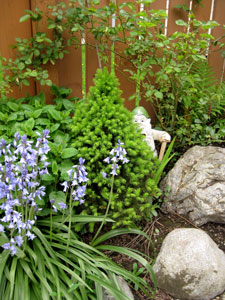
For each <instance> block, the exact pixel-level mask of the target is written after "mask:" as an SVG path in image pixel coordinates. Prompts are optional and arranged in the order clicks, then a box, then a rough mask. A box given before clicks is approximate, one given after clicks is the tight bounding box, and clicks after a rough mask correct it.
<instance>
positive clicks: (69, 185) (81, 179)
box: [61, 157, 88, 255]
mask: <svg viewBox="0 0 225 300" xmlns="http://www.w3.org/2000/svg"><path fill="white" fill-rule="evenodd" d="M84 162H85V159H83V158H82V157H81V158H80V159H79V165H74V166H73V167H72V169H70V170H69V171H67V174H68V176H69V180H68V181H64V182H63V183H62V184H61V185H62V186H63V187H64V188H63V191H64V192H66V193H68V191H70V197H69V228H68V240H67V247H66V255H67V254H68V248H69V244H70V232H71V223H72V209H73V206H74V203H75V201H78V202H79V203H80V204H83V203H84V201H85V200H84V196H85V191H86V187H87V184H86V182H87V181H88V177H87V175H88V173H87V171H86V168H85V166H84Z"/></svg>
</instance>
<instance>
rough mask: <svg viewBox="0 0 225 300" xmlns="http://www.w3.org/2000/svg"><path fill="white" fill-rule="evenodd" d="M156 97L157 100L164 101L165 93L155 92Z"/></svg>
mask: <svg viewBox="0 0 225 300" xmlns="http://www.w3.org/2000/svg"><path fill="white" fill-rule="evenodd" d="M154 95H155V97H156V98H159V99H163V93H161V92H159V91H155V92H154Z"/></svg>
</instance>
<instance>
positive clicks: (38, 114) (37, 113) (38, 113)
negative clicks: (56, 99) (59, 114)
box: [33, 109, 42, 119]
mask: <svg viewBox="0 0 225 300" xmlns="http://www.w3.org/2000/svg"><path fill="white" fill-rule="evenodd" d="M41 113H42V109H37V110H35V112H34V113H33V117H34V118H35V119H37V118H38V117H39V116H40V115H41Z"/></svg>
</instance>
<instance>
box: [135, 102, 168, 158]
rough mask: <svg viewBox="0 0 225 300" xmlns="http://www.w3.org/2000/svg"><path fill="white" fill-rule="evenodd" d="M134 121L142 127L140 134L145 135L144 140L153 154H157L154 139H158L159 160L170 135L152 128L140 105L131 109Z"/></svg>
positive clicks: (146, 114) (145, 112)
mask: <svg viewBox="0 0 225 300" xmlns="http://www.w3.org/2000/svg"><path fill="white" fill-rule="evenodd" d="M133 115H134V122H135V123H137V124H138V126H139V128H141V129H142V134H143V135H145V141H146V142H147V144H148V145H149V147H150V148H151V149H152V150H153V151H154V154H155V155H157V152H156V149H155V142H154V140H157V141H160V142H161V143H162V146H161V150H160V155H159V159H160V160H161V159H162V157H163V155H164V152H165V148H166V143H168V142H170V141H171V137H170V135H169V134H168V133H167V132H166V131H160V130H155V129H152V125H151V119H150V118H149V116H148V113H147V111H146V110H145V109H144V107H142V106H138V107H136V108H135V109H134V110H133Z"/></svg>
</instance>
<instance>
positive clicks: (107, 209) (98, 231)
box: [91, 175, 114, 244]
mask: <svg viewBox="0 0 225 300" xmlns="http://www.w3.org/2000/svg"><path fill="white" fill-rule="evenodd" d="M113 185H114V175H113V176H112V181H111V189H110V194H109V202H108V205H107V208H106V212H105V215H104V218H103V220H102V223H101V225H100V226H99V228H98V230H97V232H96V234H95V236H94V237H93V239H92V241H91V244H92V243H93V242H94V241H95V240H96V238H97V237H98V235H99V233H100V231H101V229H102V227H103V225H104V223H105V219H106V217H107V215H108V212H109V208H110V205H111V201H112V194H113Z"/></svg>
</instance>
